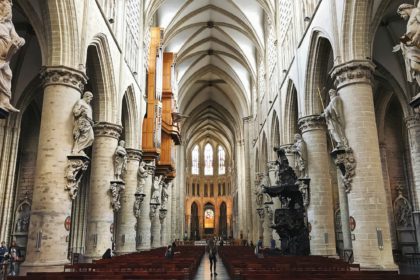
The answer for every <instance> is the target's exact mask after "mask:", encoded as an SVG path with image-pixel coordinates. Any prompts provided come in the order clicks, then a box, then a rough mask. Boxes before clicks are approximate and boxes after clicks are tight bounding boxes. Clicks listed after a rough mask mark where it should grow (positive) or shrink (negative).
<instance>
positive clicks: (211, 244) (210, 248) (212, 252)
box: [207, 238, 217, 276]
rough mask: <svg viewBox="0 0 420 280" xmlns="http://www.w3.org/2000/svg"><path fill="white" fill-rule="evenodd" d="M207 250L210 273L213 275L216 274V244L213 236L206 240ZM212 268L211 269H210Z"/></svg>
mask: <svg viewBox="0 0 420 280" xmlns="http://www.w3.org/2000/svg"><path fill="white" fill-rule="evenodd" d="M207 252H208V253H209V260H210V275H213V272H214V275H215V276H216V275H217V273H216V263H217V258H216V255H217V245H216V242H215V241H214V238H211V239H209V241H208V242H207ZM212 269H213V271H212Z"/></svg>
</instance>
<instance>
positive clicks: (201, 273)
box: [194, 253, 230, 280]
mask: <svg viewBox="0 0 420 280" xmlns="http://www.w3.org/2000/svg"><path fill="white" fill-rule="evenodd" d="M216 272H217V276H214V275H210V261H209V255H208V254H207V253H206V254H205V255H204V257H203V259H202V260H201V263H200V266H199V267H198V270H197V274H196V275H195V278H194V279H195V280H210V279H214V280H229V279H230V277H229V274H228V273H227V270H226V268H225V266H224V265H223V262H222V260H221V259H220V257H219V256H217V265H216Z"/></svg>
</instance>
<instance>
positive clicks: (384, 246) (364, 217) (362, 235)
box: [309, 60, 396, 269]
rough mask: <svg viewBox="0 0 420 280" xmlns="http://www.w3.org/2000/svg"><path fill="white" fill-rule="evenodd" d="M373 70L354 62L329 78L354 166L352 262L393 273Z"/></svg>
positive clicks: (350, 196) (350, 199) (350, 197)
mask: <svg viewBox="0 0 420 280" xmlns="http://www.w3.org/2000/svg"><path fill="white" fill-rule="evenodd" d="M374 67H375V66H374V65H373V63H372V62H371V61H356V60H354V61H350V62H347V63H345V64H341V65H337V66H336V67H334V69H333V73H332V77H333V78H334V80H335V85H336V87H337V91H338V94H339V96H340V97H341V99H342V101H343V106H344V121H345V133H346V135H347V139H348V143H349V146H350V147H351V148H352V149H353V153H354V158H355V159H356V164H357V165H356V169H355V174H356V175H355V177H354V178H353V182H352V189H351V190H350V192H349V193H348V202H349V212H350V215H351V216H353V217H354V219H355V221H356V228H355V230H354V232H353V233H354V235H355V240H353V252H354V261H355V262H356V263H359V264H360V265H361V266H362V267H373V268H387V269H396V266H395V264H394V260H393V257H392V246H391V238H390V229H389V224H388V212H387V204H386V195H385V188H384V182H383V177H382V170H381V158H380V155H379V142H378V132H377V127H376V122H375V109H374V104H373V93H372V83H371V79H372V73H373V71H374ZM309 143H311V142H309ZM311 146H312V145H311ZM314 200H315V199H314ZM314 200H312V201H314Z"/></svg>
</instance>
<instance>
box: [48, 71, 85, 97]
mask: <svg viewBox="0 0 420 280" xmlns="http://www.w3.org/2000/svg"><path fill="white" fill-rule="evenodd" d="M40 75H41V79H42V80H43V86H44V87H47V86H50V85H63V86H67V87H72V88H74V89H76V90H78V91H79V92H82V91H83V88H84V86H85V84H86V82H87V76H86V74H85V73H84V72H82V71H80V70H76V69H73V68H70V67H67V66H44V67H43V68H42V69H41V73H40Z"/></svg>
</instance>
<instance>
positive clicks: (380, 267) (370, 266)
mask: <svg viewBox="0 0 420 280" xmlns="http://www.w3.org/2000/svg"><path fill="white" fill-rule="evenodd" d="M355 263H356V264H357V263H358V262H356V261H355ZM360 270H381V271H399V267H398V265H396V264H395V263H392V264H386V265H378V264H377V263H371V264H368V263H364V264H360Z"/></svg>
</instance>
